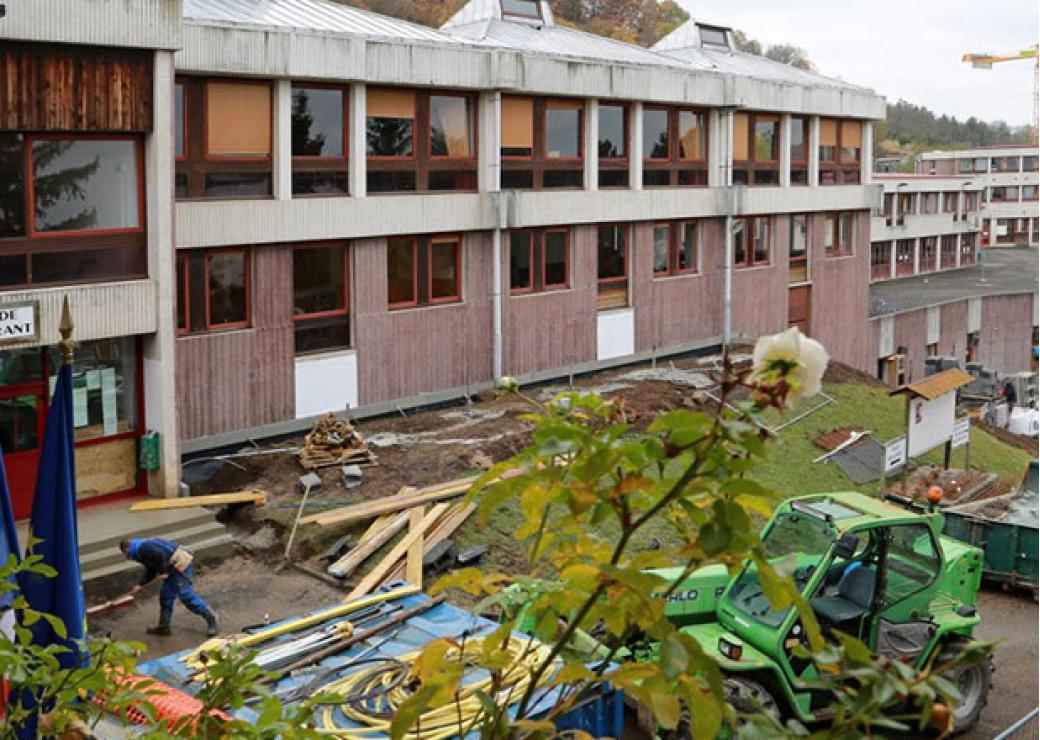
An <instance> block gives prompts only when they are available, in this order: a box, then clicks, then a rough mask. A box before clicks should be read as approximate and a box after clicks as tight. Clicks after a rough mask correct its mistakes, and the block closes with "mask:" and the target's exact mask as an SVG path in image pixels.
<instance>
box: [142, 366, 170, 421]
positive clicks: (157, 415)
mask: <svg viewBox="0 0 1040 740" xmlns="http://www.w3.org/2000/svg"><path fill="white" fill-rule="evenodd" d="M162 365H163V363H162V361H161V360H153V359H152V358H151V357H145V358H144V362H143V367H144V378H143V381H144V421H145V425H146V426H147V427H148V428H149V429H159V430H161V431H162V432H163V433H164V434H167V433H169V434H172V433H173V432H174V430H173V429H172V428H171V429H167V428H165V427H164V426H163V419H164V415H163V368H162Z"/></svg>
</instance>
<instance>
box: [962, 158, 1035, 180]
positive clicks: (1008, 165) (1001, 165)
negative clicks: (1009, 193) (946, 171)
mask: <svg viewBox="0 0 1040 740" xmlns="http://www.w3.org/2000/svg"><path fill="white" fill-rule="evenodd" d="M1038 165H1040V160H1038V158H1037V156H1036V155H1035V154H1033V155H1029V156H1025V157H975V158H968V159H959V160H957V169H958V171H959V172H960V173H961V174H962V175H967V174H970V173H976V172H1036V171H1037V169H1038Z"/></svg>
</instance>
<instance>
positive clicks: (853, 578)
mask: <svg viewBox="0 0 1040 740" xmlns="http://www.w3.org/2000/svg"><path fill="white" fill-rule="evenodd" d="M893 498H894V497H891V498H890V499H889V500H885V501H882V500H878V499H874V498H871V497H869V496H864V495H862V494H859V493H829V494H815V495H809V496H801V497H796V498H791V499H788V500H786V501H784V502H783V503H782V504H780V505H779V506H778V507H777V509H776V512H775V513H774V515H773V517H772V518H771V519H770V521H769V522H768V524H767V525H766V527H765V529H764V530H763V535H762V543H763V546H764V550H765V554H766V557H768V558H769V560H770V562H773V563H780V562H781V561H785V562H786V564H787V565H788V567H790V566H793V571H792V578H793V581H794V584H795V585H796V587H797V588H798V591H799V592H800V593H801V594H802V596H803V597H804V598H805V599H806V600H807V601H808V603H809V604H810V605H811V607H812V609H813V611H814V613H815V614H816V616H817V618H818V620H819V622H820V625H821V627H822V628H823V630H824V633H825V634H826V633H827V631H828V630H841V631H842V632H844V633H846V634H850V635H854V636H856V637H859V638H860V639H861V640H862V641H863V642H864V643H865V644H866V645H867V646H868V647H869V648H870V649H871V650H872V651H873V652H874V654H877V655H884V656H888V657H890V658H892V659H896V660H900V661H904V662H906V663H908V664H912V665H914V666H915V667H917V668H920V667H923V666H924V665H926V664H927V663H928V662H929V661H932V660H937V661H941V662H945V661H946V660H947V659H952V658H953V657H954V656H956V655H957V654H959V652H960V651H961V650H962V649H963V647H964V645H965V644H966V643H967V642H969V641H970V640H971V636H972V632H973V630H974V628H975V626H976V625H977V624H978V623H979V621H980V619H981V618H980V616H979V614H978V611H977V610H976V608H975V595H976V592H977V591H978V588H979V582H980V579H981V576H982V562H983V554H982V551H981V550H979V549H978V548H976V547H972V546H970V545H967V544H965V543H963V542H959V541H957V540H954V539H951V538H949V537H944V536H943V535H942V514H940V513H938V512H933V511H929V510H927V509H925V508H924V507H921V506H918V505H916V504H911V503H910V502H907V501H904V500H902V499H899V500H897V501H893V500H892V499H893ZM655 572H656V573H657V574H659V575H661V576H662V577H664V578H665V579H670V580H671V581H674V579H676V578H678V577H679V576H680V575H681V571H680V569H665V570H659V571H655ZM666 614H667V615H668V617H669V618H670V619H671V620H672V621H673V622H674V623H676V624H677V625H679V626H680V627H681V628H682V630H683V631H684V632H686V633H687V634H689V635H690V636H692V637H693V638H695V639H696V640H697V641H698V642H699V643H700V645H701V646H702V648H703V649H704V650H705V651H706V652H707V653H709V654H711V655H714V656H715V657H716V658H717V660H718V662H719V664H720V666H721V668H722V670H723V673H724V675H725V679H726V680H725V686H726V692H727V698H728V700H729V701H730V703H732V704H733V705H734V707H735V708H736V709H737V710H738V712H749V713H750V712H771V713H774V714H775V715H776V716H778V717H786V716H793V717H795V718H797V719H798V720H799V721H801V722H803V723H807V724H812V723H817V722H822V721H825V720H827V719H828V716H829V710H828V694H827V693H826V692H823V691H820V690H819V689H814V683H815V682H814V679H816V678H817V673H816V667H815V666H814V665H813V663H812V662H811V661H809V660H806V659H804V658H799V657H798V656H797V655H795V650H794V649H795V647H796V646H797V645H799V644H804V635H803V627H802V624H801V621H800V618H799V615H798V612H797V610H795V609H794V608H793V607H792V608H788V609H785V610H780V611H778V610H776V609H773V608H772V607H771V606H770V603H769V600H768V599H767V598H766V596H765V594H764V593H763V590H762V585H761V582H760V581H759V576H758V569H757V566H756V565H755V564H754V563H751V564H748V565H746V566H745V567H744V569H743V570H742V571H741V572H740V573H739V574H738V575H737V576H736V577H735V578H731V577H730V575H729V574H728V572H727V571H726V568H725V567H724V566H721V565H719V566H707V567H705V568H702V569H700V570H697V571H695V572H694V573H692V574H691V575H690V576H689V577H688V578H687V579H686V580H684V581H683V583H681V584H680V585H679V586H678V587H677V588H676V589H675V590H674V592H673V593H672V594H671V595H670V596H669V597H668V604H666ZM990 672H991V667H990V665H989V663H988V661H987V662H986V663H980V664H969V665H961V666H958V667H956V668H954V669H953V670H952V671H951V674H950V675H947V676H946V678H948V679H950V680H951V681H952V682H953V683H954V685H956V686H957V688H958V690H959V692H960V694H961V701H960V702H959V703H958V704H957V705H956V706H954V707H952V715H953V716H952V730H953V732H954V733H955V734H956V733H960V732H964V731H965V730H967V729H968V728H969V727H971V726H972V725H974V724H975V722H976V721H977V720H978V718H979V714H980V713H981V712H982V709H983V707H984V706H985V704H986V698H987V694H988V692H989V688H990Z"/></svg>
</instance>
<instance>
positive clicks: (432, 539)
mask: <svg viewBox="0 0 1040 740" xmlns="http://www.w3.org/2000/svg"><path fill="white" fill-rule="evenodd" d="M476 508H477V505H476V504H457V505H455V506H453V507H452V508H451V509H450V510H449V511H447V512H445V514H444V516H442V517H441V518H440V519H438V520H437V522H436V523H435V524H434V525H433V527H432V528H431V529H430V531H429V533H428V534H427V535H426V536H425V537H424V538H423V557H424V558H425V557H426V556H427V555H429V554H430V552H432V551H433V548H435V547H436V546H437V545H439V544H441V543H442V542H443V541H444V540H446V539H448V538H449V537H451V536H452V535H453V534H454V533H455V530H456V529H458V528H459V527H460V526H462V523H463V522H465V521H466V520H467V519H469V516H470V514H472V513H473V512H474V511H476ZM404 577H405V575H404V567H403V566H402V565H401V564H400V563H398V564H397V565H396V566H395V567H394V569H393V570H391V571H390V572H389V573H387V574H386V578H384V579H383V583H390V582H392V581H399V580H400V579H402V578H404ZM409 580H411V579H409Z"/></svg>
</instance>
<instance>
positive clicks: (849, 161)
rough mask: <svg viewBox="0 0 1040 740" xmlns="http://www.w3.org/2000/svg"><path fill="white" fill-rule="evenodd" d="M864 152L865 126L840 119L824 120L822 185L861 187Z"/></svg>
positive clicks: (821, 146)
mask: <svg viewBox="0 0 1040 740" xmlns="http://www.w3.org/2000/svg"><path fill="white" fill-rule="evenodd" d="M862 149H863V124H862V123H860V122H859V121H848V120H839V119H837V118H821V119H820V146H819V153H820V184H821V185H855V184H858V183H859V181H860V157H861V156H862Z"/></svg>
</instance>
